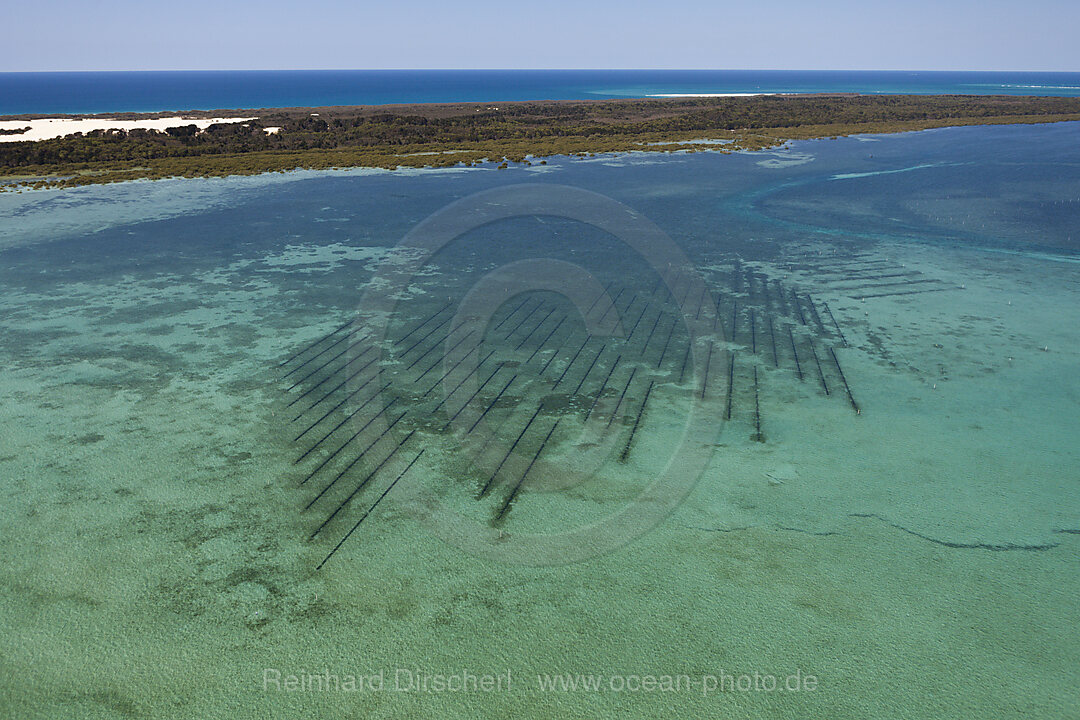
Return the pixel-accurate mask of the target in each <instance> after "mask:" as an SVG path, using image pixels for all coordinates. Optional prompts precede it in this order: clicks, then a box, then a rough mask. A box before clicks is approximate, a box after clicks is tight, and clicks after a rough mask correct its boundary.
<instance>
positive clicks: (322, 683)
mask: <svg viewBox="0 0 1080 720" xmlns="http://www.w3.org/2000/svg"><path fill="white" fill-rule="evenodd" d="M531 680H533V678H527V679H524V680H522V679H518V680H514V678H512V677H511V672H510V670H509V669H506V670H504V671H502V672H498V673H474V672H472V671H470V670H466V669H462V670H456V671H452V672H443V673H440V672H427V671H425V670H421V669H419V668H395V669H393V670H389V671H388V670H385V669H384V670H379V671H377V672H369V673H367V674H354V673H337V672H331V671H330V670H324V671H323V672H321V673H312V672H307V671H296V672H284V671H282V670H279V669H277V668H266V669H265V670H263V674H262V688H263V690H264V691H267V692H283V693H320V692H331V693H333V692H344V693H352V692H369V693H370V692H407V693H460V692H510V691H512V690H513V689H514V688H515V687H516V688H518V689H523V690H534V691H535V690H539V691H540V692H565V693H574V692H583V693H590V692H591V693H600V692H619V693H622V692H630V693H636V692H646V693H654V692H660V693H671V692H675V693H688V692H696V693H700V694H701V695H703V696H709V695H713V694H715V693H750V692H765V693H772V692H813V691H815V690H817V688H818V678H817V676H815V675H811V674H809V673H805V672H803V671H802V670H795V671H794V672H792V673H787V674H783V673H782V674H780V675H773V674H769V673H760V672H758V671H756V670H755V671H753V672H748V673H731V672H726V671H724V670H718V671H717V672H716V673H715V674H711V673H706V674H703V675H687V674H681V675H680V674H675V675H668V674H649V673H643V674H637V673H630V674H611V675H603V674H596V675H591V674H581V673H554V674H537V675H535V684H534V683H533V682H530V681H531Z"/></svg>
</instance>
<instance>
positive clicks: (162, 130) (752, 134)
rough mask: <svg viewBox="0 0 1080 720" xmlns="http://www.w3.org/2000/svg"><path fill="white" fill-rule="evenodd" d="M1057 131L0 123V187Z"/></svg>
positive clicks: (1001, 103) (782, 119) (1020, 115)
mask: <svg viewBox="0 0 1080 720" xmlns="http://www.w3.org/2000/svg"><path fill="white" fill-rule="evenodd" d="M1062 121H1080V98H1070V97H1056V96H1050V97H1040V96H1016V95H1004V96H980V95H887V96H885V95H855V94H803V95H773V94H760V95H737V96H736V95H724V96H722V97H717V96H709V97H677V98H676V97H672V98H669V97H664V98H635V99H622V100H546V101H533V102H510V103H495V102H492V103H428V104H415V105H400V104H399V105H368V106H351V107H317V108H314V107H313V108H273V109H239V110H214V111H192V112H180V113H177V112H171V113H119V114H111V113H110V114H106V115H66V116H65V115H48V116H25V115H23V116H4V117H0V132H3V133H5V134H0V183H3V181H5V180H6V183H4V184H2V185H0V189H2V190H12V189H20V188H26V187H32V188H45V187H71V186H76V185H86V184H93V183H109V182H123V181H127V180H135V179H159V178H165V177H223V176H229V175H253V174H259V173H264V172H284V171H288V170H294V169H315V170H321V169H331V168H350V167H374V168H385V169H391V170H392V169H396V168H399V167H453V166H462V165H464V166H471V165H476V164H479V163H486V162H494V163H496V164H497V165H498V167H500V168H505V167H508V166H509V165H510V164H511V163H520V164H524V165H529V164H533V163H544V162H545V161H544V158H546V157H552V156H584V155H593V154H598V153H624V152H631V151H648V152H719V153H731V152H737V151H748V150H762V149H768V148H773V147H777V146H779V145H782V144H784V143H785V142H787V141H790V140H804V139H814V138H828V137H838V136H842V135H852V134H880V133H895V132H908V131H913V130H925V129H931V128H941V127H954V126H963V125H1001V124H1020V123H1047V122H1062ZM22 123H25V124H26V125H24V126H28V127H31V128H33V130H31V131H30V132H33V133H35V134H40V133H43V132H44V129H45V128H46V127H49V128H52V129H55V128H56V127H57V126H60V125H61V124H63V125H66V126H68V127H80V128H83V130H84V132H86V134H82V135H74V136H65V137H54V138H51V139H42V140H37V141H27V140H20V139H19V134H14V135H13V134H10V133H11V131H13V130H14V131H18V130H19V129H20V127H19V126H20V124H22ZM173 123H175V124H173ZM27 136H29V137H34V135H30V134H29V133H27Z"/></svg>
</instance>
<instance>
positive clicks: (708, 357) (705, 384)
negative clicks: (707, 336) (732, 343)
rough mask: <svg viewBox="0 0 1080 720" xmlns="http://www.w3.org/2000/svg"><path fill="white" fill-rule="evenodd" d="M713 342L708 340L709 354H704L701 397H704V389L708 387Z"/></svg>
mask: <svg viewBox="0 0 1080 720" xmlns="http://www.w3.org/2000/svg"><path fill="white" fill-rule="evenodd" d="M712 351H713V344H712V341H711V340H710V341H709V354H708V355H706V356H705V378H704V379H703V380H702V381H701V399H702V400H704V399H705V389H706V388H707V387H709V365H711V364H712Z"/></svg>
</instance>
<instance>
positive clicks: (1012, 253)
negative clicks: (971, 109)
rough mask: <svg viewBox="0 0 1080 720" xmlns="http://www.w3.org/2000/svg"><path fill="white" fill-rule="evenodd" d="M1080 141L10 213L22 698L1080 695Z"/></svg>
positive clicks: (570, 165) (6, 573) (649, 158)
mask: <svg viewBox="0 0 1080 720" xmlns="http://www.w3.org/2000/svg"><path fill="white" fill-rule="evenodd" d="M1078 133H1080V128H1078V127H1077V126H1076V125H1075V124H1060V125H1054V126H1043V127H1000V128H964V129H954V130H939V131H930V132H922V133H915V134H907V135H893V136H877V137H862V138H848V139H842V140H831V141H830V140H822V141H813V142H804V143H797V144H794V145H792V146H790V147H788V148H784V149H782V150H778V151H774V152H768V153H756V154H737V155H727V156H722V155H714V154H710V153H699V154H692V155H683V154H677V155H670V156H657V155H652V154H647V155H646V154H642V155H632V156H624V157H618V158H611V157H596V158H587V159H574V160H569V159H556V160H553V161H550V162H549V164H548V165H546V166H539V165H534V166H532V167H529V168H521V167H519V168H514V169H511V170H506V171H498V170H495V169H493V168H492V169H474V170H450V171H415V172H413V171H410V172H394V173H391V172H374V171H352V172H336V173H292V174H287V175H275V176H267V177H257V178H236V179H216V180H184V181H162V182H156V183H150V182H142V183H129V184H124V185H116V186H97V187H88V188H81V189H75V190H70V191H63V192H28V193H20V194H14V193H7V194H0V247H2V250H0V279H2V288H3V290H2V293H0V326H2V328H3V330H2V332H3V344H2V347H0V351H2V353H3V363H2V365H0V367H2V370H0V397H2V398H3V403H2V405H0V407H2V412H3V414H4V418H3V434H2V436H0V474H2V475H3V477H4V478H5V479H6V482H5V484H4V486H5V488H6V490H5V493H4V495H3V499H2V502H3V506H4V507H3V509H4V512H3V513H0V518H2V520H0V541H2V542H3V544H4V550H5V557H6V558H8V562H7V563H6V564H5V566H4V569H3V571H2V575H0V577H2V582H0V593H2V597H3V602H2V605H0V606H2V608H3V612H2V615H0V624H2V626H3V629H4V632H3V633H2V634H0V637H3V648H2V649H3V652H2V657H3V658H4V659H3V660H2V662H3V663H4V669H5V671H4V673H3V674H2V675H0V706H2V707H3V708H4V709H5V713H6V714H7V715H10V716H13V717H57V716H78V717H131V716H134V717H139V716H150V717H249V716H250V717H303V716H313V715H323V714H333V715H341V716H350V715H352V716H368V715H379V716H385V717H428V716H430V717H457V716H461V717H497V716H514V717H547V716H549V715H550V714H551V713H552V712H554V711H560V710H559V709H561V711H562V712H567V711H569V712H570V714H572V715H575V716H590V717H608V716H616V715H625V716H630V717H655V716H666V715H683V716H711V715H727V714H730V715H733V716H740V717H822V718H845V717H851V718H866V717H896V716H901V717H920V718H921V717H925V718H949V717H956V718H961V717H976V716H985V717H1020V716H1024V717H1040V718H1042V717H1045V718H1065V717H1069V714H1070V712H1072V709H1073V708H1074V707H1075V706H1076V704H1077V701H1078V699H1080V698H1078V697H1077V691H1076V687H1077V680H1078V679H1080V678H1078V670H1077V668H1078V667H1080V663H1078V661H1080V642H1078V639H1080V638H1078V636H1077V630H1076V628H1077V627H1078V623H1077V620H1078V618H1077V606H1076V603H1075V597H1076V593H1077V590H1078V587H1077V586H1078V574H1077V563H1076V553H1077V544H1076V543H1077V539H1076V536H1077V534H1078V533H1080V475H1078V474H1077V471H1076V468H1077V467H1080V463H1078V459H1080V458H1078V457H1077V454H1078V451H1077V448H1076V443H1075V437H1076V433H1077V429H1078V428H1080V387H1078V384H1077V379H1076V373H1075V369H1076V367H1077V359H1078V354H1080V322H1078V320H1080V317H1078V310H1077V308H1078V307H1080V305H1078V302H1077V300H1078V295H1077V293H1078V292H1080V286H1078V282H1077V278H1078V274H1077V273H1078V267H1080V266H1078V264H1077V263H1078V261H1080V253H1078V250H1080V243H1078V236H1077V234H1076V228H1078V227H1080V222H1078V221H1080V155H1078V152H1077V150H1076V148H1077V147H1080V145H1078V143H1077V142H1076V141H1077V139H1078ZM616 319H617V322H616ZM507 673H508V675H507ZM320 674H323V675H322V677H326V676H327V675H330V676H334V680H333V682H332V683H331V685H332V688H331V689H330V690H325V689H323V688H322V687H321V685H322V684H323V683H324V682H330V681H329V680H325V681H324V680H319V681H315V680H314V679H313V678H315V677H317V676H320ZM470 675H471V676H476V677H477V680H475V687H473V686H472V685H470V684H469V682H470V681H467V680H466V676H470ZM485 675H489V676H490V677H491V680H490V682H489V681H487V680H484V679H483V678H484V676H485ZM556 675H558V676H560V677H558V678H556V677H555V676H556ZM289 676H296V682H297V686H296V687H293V688H292V689H286V688H287V687H289V686H288V682H289V681H288V677H289ZM359 676H364V677H366V678H367V680H366V681H365V680H363V679H359V680H356V678H357V677H359ZM350 677H351V678H353V679H354V680H356V682H357V685H358V687H356V689H355V690H354V689H353V686H352V684H350V683H349V678H350ZM744 677H745V678H746V680H744V679H743V678H744ZM809 677H812V678H813V680H812V681H808V678H809ZM725 678H726V679H725ZM769 678H772V680H769ZM793 678H794V679H793ZM772 682H775V683H776V685H773V684H772ZM567 683H569V684H571V685H572V684H576V683H584V685H585V687H584V688H581V687H578V688H577V689H572V688H571V687H570V686H569V685H568V684H567ZM746 683H749V685H748V686H747V685H746ZM792 683H794V685H792ZM342 684H344V685H345V686H346V687H345V688H342ZM489 684H490V685H491V687H486V686H487V685H489ZM462 685H466V686H467V687H466V689H465V690H462V689H461V686H462ZM744 686H745V687H744ZM770 688H771V689H770Z"/></svg>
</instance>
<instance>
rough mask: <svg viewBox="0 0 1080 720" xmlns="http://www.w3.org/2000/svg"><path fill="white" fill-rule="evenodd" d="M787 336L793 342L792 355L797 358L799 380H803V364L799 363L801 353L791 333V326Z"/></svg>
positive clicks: (796, 367) (788, 327) (796, 366)
mask: <svg viewBox="0 0 1080 720" xmlns="http://www.w3.org/2000/svg"><path fill="white" fill-rule="evenodd" d="M787 334H788V339H789V340H790V341H791V354H792V355H794V356H795V369H796V370H797V371H798V372H799V380H802V379H803V374H802V363H800V362H799V351H798V350H797V349H796V348H795V335H794V333H792V332H791V325H788V326H787Z"/></svg>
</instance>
